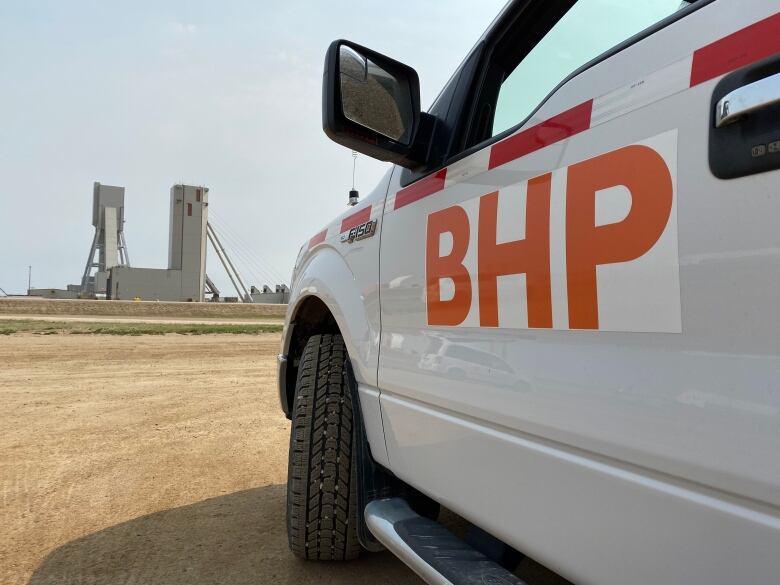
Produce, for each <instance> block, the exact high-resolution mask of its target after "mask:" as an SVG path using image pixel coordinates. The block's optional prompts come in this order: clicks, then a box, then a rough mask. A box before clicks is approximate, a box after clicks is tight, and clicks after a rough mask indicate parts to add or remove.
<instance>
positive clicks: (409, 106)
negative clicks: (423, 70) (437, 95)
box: [322, 40, 432, 168]
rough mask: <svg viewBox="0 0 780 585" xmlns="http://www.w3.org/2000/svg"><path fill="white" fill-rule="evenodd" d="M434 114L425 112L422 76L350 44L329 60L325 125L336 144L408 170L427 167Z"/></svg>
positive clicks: (337, 45)
mask: <svg viewBox="0 0 780 585" xmlns="http://www.w3.org/2000/svg"><path fill="white" fill-rule="evenodd" d="M431 120H432V118H431V116H429V115H428V114H425V113H422V112H420V81H419V78H418V76H417V72H416V71H415V70H414V69H412V68H411V67H409V66H408V65H404V64H403V63H399V62H398V61H395V60H393V59H390V58H389V57H385V56H384V55H380V54H379V53H377V52H375V51H372V50H370V49H366V48H365V47H361V46H360V45H357V44H355V43H351V42H349V41H344V40H339V41H334V42H333V43H332V44H331V45H330V47H329V48H328V52H327V55H326V57H325V73H324V77H323V81H322V127H323V130H325V134H327V135H328V137H329V138H330V139H331V140H333V141H334V142H336V143H338V144H341V145H342V146H346V147H347V148H350V149H352V150H356V151H358V152H360V153H363V154H365V155H367V156H370V157H372V158H376V159H379V160H384V161H390V162H393V163H396V164H399V165H401V166H404V167H407V168H414V167H418V166H420V165H422V164H424V163H425V162H426V161H425V159H426V157H427V151H428V148H427V142H429V140H430V127H431V126H432V123H431Z"/></svg>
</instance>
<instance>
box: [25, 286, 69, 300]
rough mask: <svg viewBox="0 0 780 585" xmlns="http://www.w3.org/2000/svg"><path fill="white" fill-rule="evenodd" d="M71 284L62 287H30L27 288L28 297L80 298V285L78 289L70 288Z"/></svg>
mask: <svg viewBox="0 0 780 585" xmlns="http://www.w3.org/2000/svg"><path fill="white" fill-rule="evenodd" d="M71 286H73V285H68V288H67V289H64V288H30V289H27V296H28V297H43V298H44V299H80V298H82V293H81V290H80V289H81V287H80V286H79V290H70V287H71Z"/></svg>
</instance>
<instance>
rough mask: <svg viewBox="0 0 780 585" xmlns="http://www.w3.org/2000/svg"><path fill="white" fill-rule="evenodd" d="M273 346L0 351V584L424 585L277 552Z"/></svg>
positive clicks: (281, 426) (280, 478) (41, 346)
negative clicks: (412, 584)
mask: <svg viewBox="0 0 780 585" xmlns="http://www.w3.org/2000/svg"><path fill="white" fill-rule="evenodd" d="M277 351H278V336H277V335H270V334H269V335H260V336H244V335H226V336H197V337H188V336H181V335H167V336H143V337H114V336H91V335H79V336H75V335H74V336H70V335H52V336H39V335H11V336H8V337H3V338H0V404H2V406H3V408H2V409H0V429H2V433H0V493H1V494H2V506H1V507H0V583H2V584H3V585H17V584H23V583H31V584H35V585H40V584H44V583H51V584H55V583H56V584H58V585H62V584H66V585H67V584H90V585H109V584H110V585H122V584H130V583H132V584H133V585H144V584H149V585H152V584H154V585H167V584H172V585H176V584H182V585H183V584H192V585H200V584H207V583H208V584H225V585H236V584H243V583H247V584H248V583H253V584H262V583H296V584H304V583H347V584H349V583H372V585H379V584H382V583H388V584H390V583H393V584H404V583H419V580H418V579H417V578H416V577H415V576H414V575H413V574H412V573H411V571H409V570H408V569H407V568H406V567H405V566H404V565H403V564H401V563H400V561H398V560H397V559H395V558H394V557H393V556H391V555H390V554H388V553H382V554H378V555H368V556H366V557H364V558H361V559H360V560H358V561H356V562H353V563H347V564H324V565H323V564H312V563H306V562H302V561H299V560H297V559H295V558H294V557H293V556H292V555H291V554H290V553H289V551H288V549H287V542H286V535H285V528H284V514H285V488H284V483H285V481H286V473H287V472H286V466H287V460H286V458H287V440H288V429H289V423H288V421H287V420H286V419H285V418H284V417H283V415H282V414H281V412H280V410H279V407H278V404H277V396H276V388H275V371H274V357H273V356H274V355H275V354H276V352H277Z"/></svg>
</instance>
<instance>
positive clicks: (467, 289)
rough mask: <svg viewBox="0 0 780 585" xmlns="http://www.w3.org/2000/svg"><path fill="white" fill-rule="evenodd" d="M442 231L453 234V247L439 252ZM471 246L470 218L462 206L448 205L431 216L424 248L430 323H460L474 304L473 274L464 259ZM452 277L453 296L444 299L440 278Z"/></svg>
mask: <svg viewBox="0 0 780 585" xmlns="http://www.w3.org/2000/svg"><path fill="white" fill-rule="evenodd" d="M443 233H450V234H451V235H452V251H451V252H450V253H449V254H448V255H446V256H439V241H440V240H441V235H442V234H443ZM468 247H469V218H468V216H467V215H466V211H465V210H464V209H463V208H462V207H459V206H457V205H456V206H454V207H448V208H447V209H442V210H441V211H437V212H436V213H432V214H430V215H429V216H428V233H427V237H426V250H425V275H426V296H427V301H428V324H429V325H460V324H461V323H462V322H463V321H464V320H465V319H466V316H467V315H468V314H469V309H470V308H471V277H470V276H469V272H468V270H467V269H466V267H465V266H464V265H463V259H464V258H465V256H466V252H467V251H468ZM442 278H451V279H452V281H453V282H454V284H455V294H454V296H453V297H452V298H451V299H449V300H446V301H443V300H441V279H442Z"/></svg>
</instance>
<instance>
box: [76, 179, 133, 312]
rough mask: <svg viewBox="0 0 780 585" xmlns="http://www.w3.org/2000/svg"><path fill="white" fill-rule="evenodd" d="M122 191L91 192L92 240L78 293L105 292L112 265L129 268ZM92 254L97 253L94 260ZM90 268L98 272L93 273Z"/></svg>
mask: <svg viewBox="0 0 780 585" xmlns="http://www.w3.org/2000/svg"><path fill="white" fill-rule="evenodd" d="M124 223H125V188H124V187H113V186H111V185H101V184H100V183H98V182H95V184H94V186H93V189H92V225H93V226H95V237H94V238H93V239H92V246H91V248H90V249H89V256H88V257H87V265H86V266H85V268H84V275H83V276H82V277H81V293H82V294H84V295H88V296H92V295H94V294H96V293H105V292H106V280H107V278H108V272H109V270H111V268H113V267H114V266H130V257H129V256H128V255H127V242H125V232H124V229H123V226H124ZM95 253H97V254H98V257H97V261H95ZM93 269H97V270H96V271H95V273H94V274H93V272H92V271H93Z"/></svg>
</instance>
